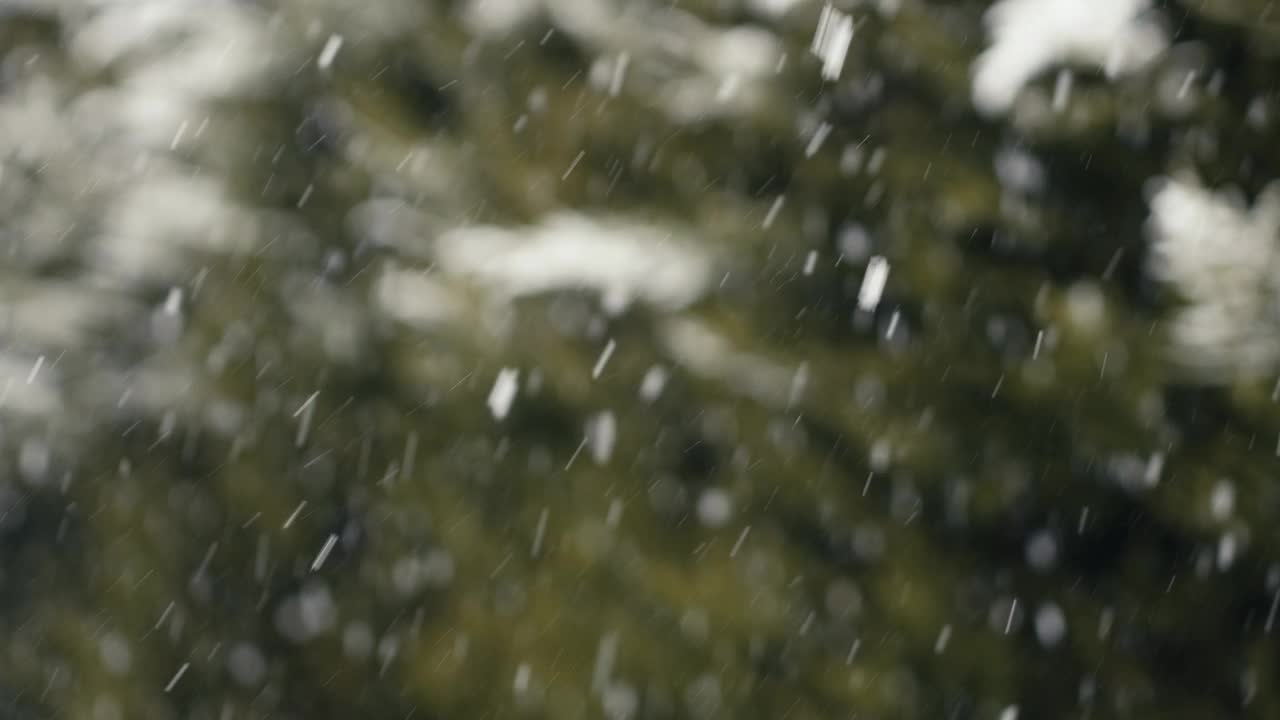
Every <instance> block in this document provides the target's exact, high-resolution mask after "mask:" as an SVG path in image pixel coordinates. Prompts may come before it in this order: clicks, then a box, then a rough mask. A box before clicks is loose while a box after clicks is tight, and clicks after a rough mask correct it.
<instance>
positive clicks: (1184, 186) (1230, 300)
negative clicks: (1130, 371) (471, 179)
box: [1149, 178, 1280, 380]
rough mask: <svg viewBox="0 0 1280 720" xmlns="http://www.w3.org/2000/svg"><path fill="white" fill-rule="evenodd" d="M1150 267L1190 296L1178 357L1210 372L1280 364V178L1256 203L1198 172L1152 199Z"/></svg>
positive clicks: (1178, 331) (1246, 372)
mask: <svg viewBox="0 0 1280 720" xmlns="http://www.w3.org/2000/svg"><path fill="white" fill-rule="evenodd" d="M1149 229H1150V232H1151V235H1152V240H1153V243H1154V244H1153V248H1152V250H1153V252H1152V258H1151V266H1150V267H1151V271H1152V274H1153V275H1154V276H1155V277H1157V278H1159V279H1160V280H1163V281H1164V282H1166V283H1169V284H1170V285H1172V286H1174V287H1175V288H1176V289H1177V290H1178V292H1179V293H1180V294H1181V295H1182V297H1183V298H1184V299H1185V300H1186V301H1187V303H1188V304H1187V306H1186V307H1185V308H1184V309H1183V310H1182V311H1181V312H1180V313H1179V314H1178V316H1177V317H1176V318H1175V320H1174V323H1173V328H1172V333H1173V340H1174V342H1175V344H1176V346H1177V348H1178V351H1179V354H1180V359H1181V360H1182V361H1183V362H1184V363H1185V364H1187V365H1188V366H1189V367H1190V368H1192V369H1194V370H1197V371H1198V372H1200V373H1201V374H1202V375H1203V376H1205V377H1206V378H1208V379H1219V380H1225V379H1227V378H1228V377H1229V376H1232V375H1243V376H1248V377H1256V376H1258V375H1262V374H1266V373H1268V372H1271V371H1273V370H1274V369H1275V367H1276V366H1277V364H1280V328H1277V326H1276V308H1277V301H1278V300H1280V253H1278V252H1277V243H1280V182H1277V183H1272V184H1271V185H1270V186H1269V187H1268V188H1267V189H1266V190H1264V191H1263V192H1262V193H1261V194H1260V195H1259V197H1258V198H1257V200H1256V202H1255V203H1254V205H1253V207H1252V208H1251V209H1250V208H1248V207H1246V205H1245V204H1244V202H1243V201H1242V200H1241V199H1240V198H1239V197H1238V196H1235V195H1233V194H1230V193H1227V192H1213V191H1210V190H1208V189H1206V188H1204V187H1202V186H1201V185H1200V184H1199V183H1198V182H1197V181H1195V180H1192V179H1181V178H1169V179H1162V180H1160V181H1159V186H1158V189H1157V190H1156V191H1155V193H1154V194H1153V196H1152V198H1151V216H1150V221H1149Z"/></svg>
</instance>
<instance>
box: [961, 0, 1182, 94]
mask: <svg viewBox="0 0 1280 720" xmlns="http://www.w3.org/2000/svg"><path fill="white" fill-rule="evenodd" d="M984 20H985V21H986V25H987V34H988V35H989V36H990V42H991V45H990V47H988V48H987V49H986V50H985V51H984V52H983V53H982V54H981V55H980V56H978V59H977V60H976V61H975V62H974V66H973V86H972V97H973V104H974V106H975V107H976V108H977V109H978V110H979V111H980V112H982V113H983V114H986V115H1002V114H1004V113H1006V112H1008V111H1009V110H1010V109H1011V108H1012V107H1013V105H1014V102H1015V101H1016V100H1017V98H1018V93H1020V92H1021V91H1022V89H1023V88H1024V87H1026V85H1027V84H1028V83H1030V82H1031V81H1032V80H1034V79H1035V78H1036V76H1038V75H1039V74H1041V73H1042V72H1044V71H1046V70H1049V69H1050V68H1053V67H1057V66H1060V65H1071V66H1080V67H1084V68H1094V69H1098V70H1101V71H1102V72H1103V73H1104V74H1105V75H1106V77H1107V78H1108V79H1113V78H1117V77H1121V76H1123V75H1127V74H1130V73H1134V72H1137V71H1139V70H1141V69H1142V68H1144V67H1146V66H1147V65H1148V64H1150V63H1151V62H1152V61H1153V60H1155V59H1156V58H1158V57H1160V56H1161V55H1162V54H1163V53H1164V51H1165V49H1166V48H1167V47H1168V44H1169V39H1168V33H1167V32H1166V31H1165V28H1164V25H1163V21H1162V18H1161V17H1160V16H1159V15H1158V14H1157V13H1156V12H1155V11H1154V10H1152V8H1151V3H1150V0H1000V2H998V3H996V4H995V5H993V6H992V7H991V9H990V10H988V11H987V14H986V16H985V18H984Z"/></svg>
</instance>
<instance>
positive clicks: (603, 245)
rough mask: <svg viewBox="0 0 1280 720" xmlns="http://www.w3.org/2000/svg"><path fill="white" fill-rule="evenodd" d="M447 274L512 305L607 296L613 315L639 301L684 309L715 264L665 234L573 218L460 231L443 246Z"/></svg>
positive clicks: (689, 245)
mask: <svg viewBox="0 0 1280 720" xmlns="http://www.w3.org/2000/svg"><path fill="white" fill-rule="evenodd" d="M436 255H437V260H438V262H439V266H440V267H441V269H443V270H444V271H445V272H446V273H450V274H456V275H462V276H468V277H471V278H473V279H475V280H477V281H479V282H480V283H481V284H483V285H485V286H487V287H488V288H489V289H490V290H491V291H492V292H494V293H497V294H499V295H504V296H506V297H508V298H510V299H515V298H520V297H525V296H529V295H537V294H541V293H545V292H551V291H555V290H571V289H584V290H591V291H594V292H596V293H598V294H599V295H600V298H601V301H602V303H603V305H604V307H605V309H606V310H607V311H609V312H611V313H618V312H621V311H622V310H624V309H625V308H626V307H627V306H628V305H630V304H631V303H632V302H633V301H636V300H639V301H643V302H644V303H646V304H648V305H650V306H652V307H655V308H658V309H661V310H678V309H680V308H683V307H686V306H688V305H689V304H691V303H692V302H693V301H695V300H697V299H698V297H699V296H700V295H701V294H702V292H703V290H704V288H705V287H706V285H707V280H708V277H709V271H710V262H709V260H708V258H707V257H706V256H705V255H704V254H702V253H701V252H699V251H698V249H697V248H696V246H695V245H693V244H692V243H689V242H687V241H685V240H683V239H679V238H676V237H675V236H674V235H673V234H672V233H671V232H668V231H665V230H663V229H662V228H660V227H657V226H654V225H649V224H643V223H636V222H628V221H622V220H601V219H595V218H591V217H588V216H585V215H579V214H576V213H572V212H559V213H555V214H552V215H549V216H547V217H546V218H545V219H544V220H543V221H542V222H541V223H540V224H538V225H534V226H531V227H525V228H503V227H497V226H491V225H485V226H472V227H463V228H458V229H455V230H453V231H450V232H447V233H445V234H444V235H442V236H441V237H440V238H439V240H438V242H437V246H436Z"/></svg>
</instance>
